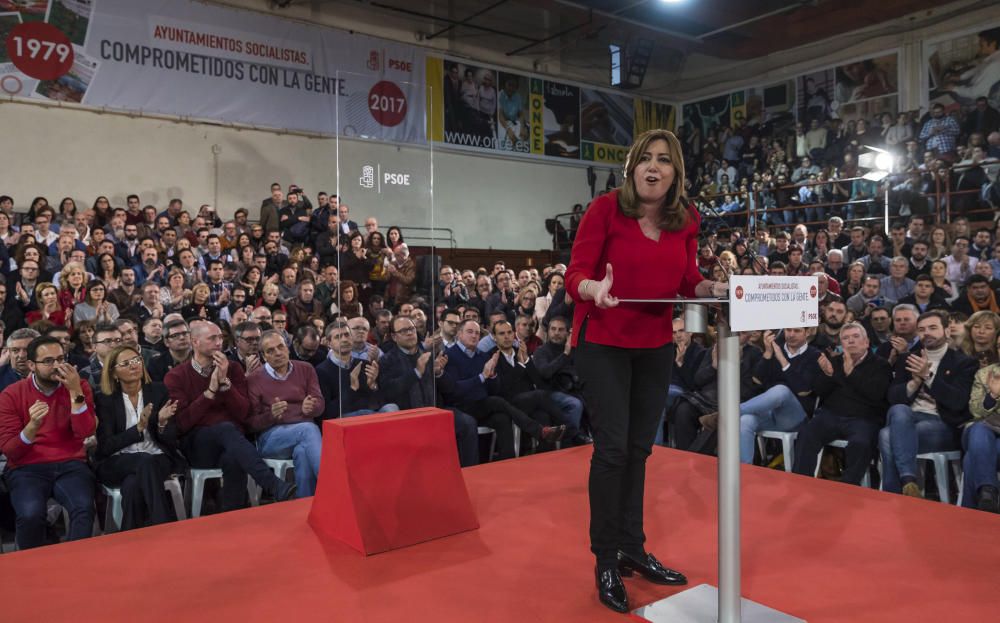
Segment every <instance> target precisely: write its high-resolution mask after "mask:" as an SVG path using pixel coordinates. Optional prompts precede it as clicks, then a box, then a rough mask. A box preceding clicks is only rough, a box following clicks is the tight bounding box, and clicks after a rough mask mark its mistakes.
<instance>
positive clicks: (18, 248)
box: [10, 227, 52, 280]
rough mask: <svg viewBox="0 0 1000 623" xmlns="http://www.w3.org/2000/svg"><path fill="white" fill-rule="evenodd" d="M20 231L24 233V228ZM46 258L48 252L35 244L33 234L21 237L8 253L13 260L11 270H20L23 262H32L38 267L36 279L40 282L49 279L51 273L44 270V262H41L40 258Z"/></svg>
mask: <svg viewBox="0 0 1000 623" xmlns="http://www.w3.org/2000/svg"><path fill="white" fill-rule="evenodd" d="M21 230H22V231H24V227H22V228H21ZM47 256H48V250H47V249H44V248H42V245H40V244H38V243H37V242H35V236H34V235H33V234H27V235H22V236H21V238H20V240H18V241H17V245H15V246H14V249H13V250H11V252H10V257H11V259H12V260H14V264H13V265H12V266H11V270H17V269H18V268H20V266H21V264H23V263H24V261H25V260H32V261H33V262H36V263H37V264H38V266H39V268H38V278H39V279H42V280H48V279H51V278H52V273H50V272H48V271H46V270H45V262H43V261H42V258H43V257H47Z"/></svg>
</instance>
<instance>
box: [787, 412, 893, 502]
mask: <svg viewBox="0 0 1000 623" xmlns="http://www.w3.org/2000/svg"><path fill="white" fill-rule="evenodd" d="M881 428H882V423H881V422H876V421H875V420H870V419H868V418H861V417H850V416H844V415H838V414H836V413H833V412H831V411H827V410H825V409H823V408H822V407H820V408H819V409H818V410H817V411H816V415H814V416H813V418H812V419H811V420H809V421H808V422H806V424H805V425H804V426H803V427H802V428H801V430H799V436H798V438H797V439H796V440H795V463H794V466H793V467H792V471H793V472H795V473H796V474H802V475H805V476H812V475H813V474H815V472H816V460H817V458H818V456H819V452H820V450H822V449H823V448H824V446H826V444H828V443H830V442H831V441H836V440H837V439H844V440H846V441H847V449H846V450H845V452H844V454H845V457H846V458H845V463H846V465H845V466H844V474H843V476H841V478H840V480H841V482H848V483H851V484H855V485H859V484H861V479H862V478H864V475H865V473H866V472H867V471H868V466H869V465H871V462H872V457H873V456H875V449H876V441H877V439H878V432H879V429H881Z"/></svg>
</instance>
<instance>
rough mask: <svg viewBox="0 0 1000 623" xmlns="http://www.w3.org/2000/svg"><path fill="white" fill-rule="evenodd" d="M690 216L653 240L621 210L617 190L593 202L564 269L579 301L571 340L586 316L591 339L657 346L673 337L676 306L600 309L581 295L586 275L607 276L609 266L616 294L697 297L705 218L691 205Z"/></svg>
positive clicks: (622, 305)
mask: <svg viewBox="0 0 1000 623" xmlns="http://www.w3.org/2000/svg"><path fill="white" fill-rule="evenodd" d="M689 213H690V215H691V219H690V221H689V222H688V226H687V227H686V228H684V229H683V230H681V231H661V232H660V239H659V241H656V242H654V241H653V240H650V239H649V238H647V237H646V235H645V234H643V233H642V228H641V227H640V226H639V221H638V220H637V219H634V218H629V217H627V216H625V215H624V214H622V211H621V209H619V207H618V191H617V190H615V191H612V192H610V193H608V194H606V195H602V196H601V197H598V198H597V199H595V200H594V201H593V203H591V204H590V208H588V209H587V212H586V213H585V214H584V215H583V220H582V221H580V228H579V229H578V230H577V233H576V240H575V242H574V243H573V252H572V259H571V261H570V264H569V268H568V269H567V271H566V291H567V292H568V293H569V295H570V296H572V297H573V299H574V300H575V301H576V303H577V304H576V309H575V311H574V313H573V345H574V346H576V345H577V343H578V342H577V337H578V336H579V335H580V328H581V327H582V326H583V321H584V320H585V319H587V320H588V323H587V341H588V342H591V343H594V344H603V345H606V346H619V347H622V348H655V347H658V346H662V345H664V344H667V343H669V342H671V341H673V306H672V305H670V304H661V303H619V305H618V306H617V307H613V308H611V309H598V308H597V307H596V306H595V305H594V302H593V301H583V300H581V299H580V295H579V294H578V292H579V286H580V282H581V281H583V280H584V279H597V280H600V279H604V274H605V272H606V269H605V266H606V265H607V264H608V263H610V264H611V266H612V268H613V269H614V283H613V284H612V286H611V293H612V294H613V295H614V296H617V297H618V298H637V299H654V298H672V297H676V296H678V295H681V296H688V297H693V296H694V295H695V294H694V288H695V286H696V285H698V284H699V283H700V282H701V281H703V280H704V277H703V276H702V275H701V273H700V272H699V271H698V230H699V227H700V226H701V218H700V217H699V216H698V211H697V210H695V209H694V207H693V206H691V207H690V208H689Z"/></svg>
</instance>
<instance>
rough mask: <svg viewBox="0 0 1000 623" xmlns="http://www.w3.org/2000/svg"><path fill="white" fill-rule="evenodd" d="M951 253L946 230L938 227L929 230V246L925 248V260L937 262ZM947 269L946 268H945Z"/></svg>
mask: <svg viewBox="0 0 1000 623" xmlns="http://www.w3.org/2000/svg"><path fill="white" fill-rule="evenodd" d="M950 253H951V243H949V242H948V230H947V229H945V228H944V227H941V226H940V225H938V226H937V227H934V228H932V229H931V235H930V244H929V245H928V248H927V259H929V260H939V259H941V258H942V257H944V256H946V255H948V254H950ZM945 267H946V268H947V266H945Z"/></svg>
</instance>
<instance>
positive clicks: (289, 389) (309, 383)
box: [247, 361, 325, 432]
mask: <svg viewBox="0 0 1000 623" xmlns="http://www.w3.org/2000/svg"><path fill="white" fill-rule="evenodd" d="M290 365H291V366H292V370H291V372H290V373H289V374H288V378H286V379H285V380H283V381H279V380H277V379H275V378H274V377H272V376H271V375H270V374H268V372H267V369H266V368H265V367H264V366H261V367H260V368H257V369H256V370H254V371H253V373H251V374H250V376H248V377H247V386H248V387H249V389H250V429H251V430H253V431H254V432H263V431H265V430H267V429H269V428H271V427H272V426H275V425H277V424H294V423H296V422H311V421H312V419H313V418H314V417H316V416H319V415H322V414H323V408H324V406H325V403H324V401H323V394H322V393H321V392H320V389H319V379H317V377H316V370H315V368H313V367H312V366H311V365H310V364H308V363H306V362H305V361H293V362H291V364H290ZM306 396H312V397H313V398H314V399H315V402H314V404H313V408H312V410H310V411H308V412H306V411H304V410H303V409H302V401H303V400H305V397H306ZM280 400H284V401H286V402H287V403H288V409H287V410H286V411H285V413H284V414H283V415H282V417H281V419H280V420H277V419H275V418H274V416H273V415H271V405H272V404H274V403H276V402H278V401H280Z"/></svg>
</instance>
